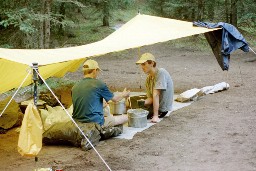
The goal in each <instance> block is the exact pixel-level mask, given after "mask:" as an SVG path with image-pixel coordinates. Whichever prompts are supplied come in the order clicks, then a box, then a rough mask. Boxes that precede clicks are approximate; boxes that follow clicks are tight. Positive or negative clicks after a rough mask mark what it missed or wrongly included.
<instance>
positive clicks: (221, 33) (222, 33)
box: [193, 21, 249, 70]
mask: <svg viewBox="0 0 256 171" xmlns="http://www.w3.org/2000/svg"><path fill="white" fill-rule="evenodd" d="M193 25H194V26H199V27H206V28H222V30H215V31H213V32H208V33H205V37H206V39H207V41H208V42H209V44H210V46H211V48H212V50H213V53H214V55H215V57H216V58H217V61H218V63H219V64H220V66H221V68H222V70H228V68H229V61H230V54H231V53H232V52H234V51H235V50H237V49H241V50H243V51H244V52H249V46H248V43H247V42H246V40H245V38H244V37H243V36H242V34H241V33H240V32H239V31H238V30H237V29H236V27H235V26H233V25H231V24H228V23H224V22H219V23H208V22H200V21H198V22H193Z"/></svg>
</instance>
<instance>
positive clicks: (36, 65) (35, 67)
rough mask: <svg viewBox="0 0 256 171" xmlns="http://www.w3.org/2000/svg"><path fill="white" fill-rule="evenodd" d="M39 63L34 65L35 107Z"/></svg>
mask: <svg viewBox="0 0 256 171" xmlns="http://www.w3.org/2000/svg"><path fill="white" fill-rule="evenodd" d="M37 73H38V63H33V81H34V94H33V97H34V105H35V106H37V84H38V74H37Z"/></svg>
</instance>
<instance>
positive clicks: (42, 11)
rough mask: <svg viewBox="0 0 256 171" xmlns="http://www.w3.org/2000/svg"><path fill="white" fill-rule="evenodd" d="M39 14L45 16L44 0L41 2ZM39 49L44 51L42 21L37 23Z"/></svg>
mask: <svg viewBox="0 0 256 171" xmlns="http://www.w3.org/2000/svg"><path fill="white" fill-rule="evenodd" d="M41 4H42V5H41V7H42V8H41V14H42V15H43V14H45V0H41ZM38 44H39V49H44V21H41V22H40V23H39V43H38Z"/></svg>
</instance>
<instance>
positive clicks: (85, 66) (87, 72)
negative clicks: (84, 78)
mask: <svg viewBox="0 0 256 171" xmlns="http://www.w3.org/2000/svg"><path fill="white" fill-rule="evenodd" d="M83 67H84V68H83V70H84V75H87V74H90V73H92V72H93V70H94V69H86V68H89V66H88V65H84V66H83Z"/></svg>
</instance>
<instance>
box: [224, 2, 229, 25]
mask: <svg viewBox="0 0 256 171" xmlns="http://www.w3.org/2000/svg"><path fill="white" fill-rule="evenodd" d="M225 16H226V23H229V0H225Z"/></svg>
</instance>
